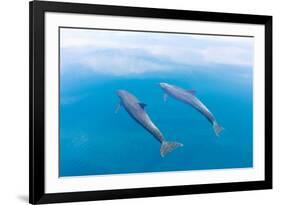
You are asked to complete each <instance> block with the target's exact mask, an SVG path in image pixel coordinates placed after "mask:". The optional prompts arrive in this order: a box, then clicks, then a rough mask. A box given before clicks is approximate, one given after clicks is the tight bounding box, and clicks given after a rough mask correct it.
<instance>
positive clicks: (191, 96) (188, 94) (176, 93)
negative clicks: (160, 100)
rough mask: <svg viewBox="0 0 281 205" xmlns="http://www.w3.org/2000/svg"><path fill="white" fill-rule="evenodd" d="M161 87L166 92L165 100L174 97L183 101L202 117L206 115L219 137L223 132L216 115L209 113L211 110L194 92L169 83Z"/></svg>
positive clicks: (161, 84) (162, 84)
mask: <svg viewBox="0 0 281 205" xmlns="http://www.w3.org/2000/svg"><path fill="white" fill-rule="evenodd" d="M160 87H161V88H162V89H163V90H164V92H165V94H164V100H166V99H167V97H168V95H169V96H172V97H174V98H175V99H177V100H179V101H182V102H184V103H186V104H189V105H191V106H192V107H193V108H195V109H196V110H198V111H199V112H200V113H201V114H202V115H204V116H205V117H206V118H207V119H208V121H209V122H210V123H211V124H212V125H213V129H214V131H215V133H216V135H217V136H219V134H220V132H221V131H222V130H223V127H222V126H220V125H219V124H218V122H217V120H216V118H215V117H214V115H213V114H212V113H211V112H210V111H209V109H208V108H207V107H206V106H205V105H204V104H203V103H202V102H201V101H200V100H199V99H198V98H197V97H196V96H195V92H194V91H193V90H185V89H183V88H180V87H177V86H175V85H171V84H168V83H160Z"/></svg>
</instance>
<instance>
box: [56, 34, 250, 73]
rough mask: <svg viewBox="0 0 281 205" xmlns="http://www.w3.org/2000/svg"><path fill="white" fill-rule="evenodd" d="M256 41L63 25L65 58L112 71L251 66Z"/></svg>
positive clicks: (62, 47)
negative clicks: (76, 27) (66, 26)
mask: <svg viewBox="0 0 281 205" xmlns="http://www.w3.org/2000/svg"><path fill="white" fill-rule="evenodd" d="M253 45H254V39H253V38H250V37H223V36H206V35H205V36H204V35H187V34H167V33H165V34H164V33H148V32H126V31H104V30H85V29H62V30H61V57H62V61H61V62H62V65H63V69H67V67H68V65H70V64H81V65H83V67H87V68H89V69H91V70H92V71H94V72H100V73H105V74H112V75H129V74H140V73H146V72H155V71H170V70H171V69H172V68H171V67H170V65H171V64H180V65H186V66H187V67H188V65H203V66H206V65H216V64H227V65H234V66H247V67H250V66H251V65H252V63H253V51H254V49H253Z"/></svg>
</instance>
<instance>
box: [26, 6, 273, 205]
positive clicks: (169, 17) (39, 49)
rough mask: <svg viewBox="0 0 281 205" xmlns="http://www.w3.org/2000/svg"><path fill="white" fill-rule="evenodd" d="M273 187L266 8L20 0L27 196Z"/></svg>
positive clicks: (57, 198) (46, 199) (56, 198)
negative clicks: (259, 11) (25, 20)
mask: <svg viewBox="0 0 281 205" xmlns="http://www.w3.org/2000/svg"><path fill="white" fill-rule="evenodd" d="M270 188H272V17H271V16H261V15H248V14H229V13H214V12H201V11H200V12H199V11H184V10H169V9H156V8H137V7H123V6H105V5H91V4H77V3H58V2H46V1H44V2H43V1H42V2H41V1H33V2H30V203H32V204H41V203H55V202H73V201H87V200H104V199H121V198H132V197H152V196H165V195H180V194H196V193H213V192H229V191H242V190H257V189H270Z"/></svg>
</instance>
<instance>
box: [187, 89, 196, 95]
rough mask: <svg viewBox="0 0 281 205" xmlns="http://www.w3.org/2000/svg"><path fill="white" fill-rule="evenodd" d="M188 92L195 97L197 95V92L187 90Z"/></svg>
mask: <svg viewBox="0 0 281 205" xmlns="http://www.w3.org/2000/svg"><path fill="white" fill-rule="evenodd" d="M186 92H188V93H190V94H192V95H195V94H196V91H195V90H186Z"/></svg>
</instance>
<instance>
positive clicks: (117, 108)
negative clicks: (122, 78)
mask: <svg viewBox="0 0 281 205" xmlns="http://www.w3.org/2000/svg"><path fill="white" fill-rule="evenodd" d="M120 107H121V103H118V104H117V106H116V108H115V113H118V111H119V110H120Z"/></svg>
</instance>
